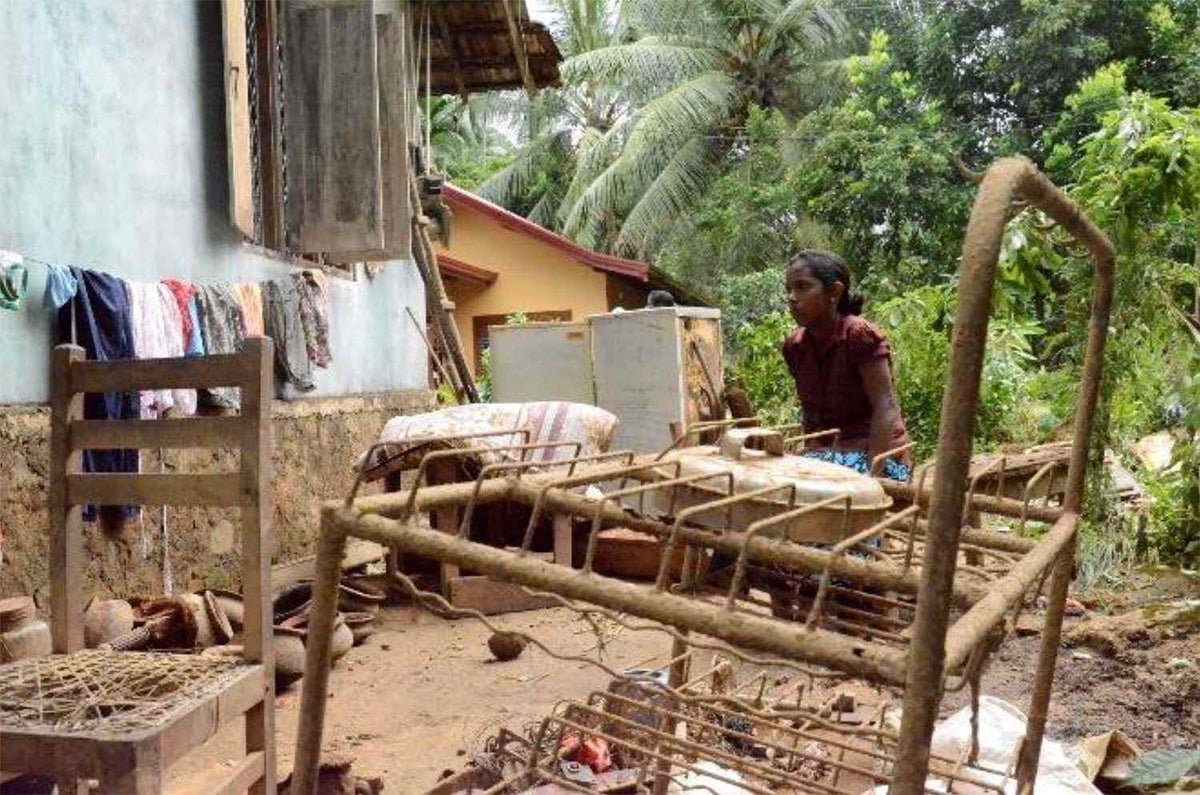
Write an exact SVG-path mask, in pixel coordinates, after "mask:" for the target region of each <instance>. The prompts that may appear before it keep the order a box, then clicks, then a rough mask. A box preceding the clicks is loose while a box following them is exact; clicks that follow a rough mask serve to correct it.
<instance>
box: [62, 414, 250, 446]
mask: <svg viewBox="0 0 1200 795" xmlns="http://www.w3.org/2000/svg"><path fill="white" fill-rule="evenodd" d="M243 424H244V420H243V419H242V418H241V417H194V418H187V419H178V418H171V419H164V420H75V421H74V422H72V423H71V449H72V450H124V449H133V450H151V449H154V448H157V447H165V448H168V449H173V450H177V449H185V448H197V447H213V448H217V447H234V446H236V445H237V442H238V439H239V438H240V434H241V429H242V425H243Z"/></svg>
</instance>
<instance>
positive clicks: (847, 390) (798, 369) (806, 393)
mask: <svg viewBox="0 0 1200 795" xmlns="http://www.w3.org/2000/svg"><path fill="white" fill-rule="evenodd" d="M891 356H892V349H891V347H889V345H888V341H887V338H886V337H884V336H883V333H882V332H881V331H880V330H879V329H877V328H875V326H873V325H872V324H871V323H870V322H868V321H866V320H864V319H863V318H861V317H858V316H857V315H840V314H839V315H838V319H837V321H836V322H835V325H834V328H833V331H832V333H831V334H830V335H829V337H828V338H826V339H824V340H821V341H818V340H816V339H815V338H813V337H812V336H811V335H809V334H807V333H806V332H805V330H804V329H797V330H796V331H795V332H793V333H792V335H791V336H789V337H788V338H787V341H786V342H784V343H783V358H784V361H786V362H787V366H788V370H789V371H790V372H791V374H792V380H793V381H795V382H796V394H797V396H798V397H799V398H800V405H801V407H802V408H803V409H804V430H805V432H807V433H812V432H815V431H824V430H829V429H832V428H838V429H840V430H841V435H840V444H843V445H846V446H855V445H860V444H861V445H866V444H867V443H868V441H869V439H870V436H871V416H872V407H871V400H870V398H869V397H867V391H866V389H865V388H864V386H863V380H862V374H861V372H860V370H861V368H862V366H863V364H865V363H866V362H868V361H870V360H872V359H885V360H887V361H888V362H889V363H890V361H891ZM907 441H908V433H907V431H905V428H904V421H903V420H901V419H900V418H899V415H897V419H896V424H895V426H894V427H893V428H892V446H893V447H899V446H901V445H903V444H905V443H906V442H907Z"/></svg>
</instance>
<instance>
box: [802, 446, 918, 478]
mask: <svg viewBox="0 0 1200 795" xmlns="http://www.w3.org/2000/svg"><path fill="white" fill-rule="evenodd" d="M800 455H802V456H804V457H805V458H816V459H817V460H819V461H828V462H829V463H831V464H838V465H840V466H844V467H848V468H849V469H853V470H854V471H855V472H860V473H862V474H864V475H866V474H869V473H870V471H871V462H870V461H869V460H868V459H867V454H866V453H859V452H853V451H846V450H804V451H802V452H801V453H800ZM882 474H883V476H884V477H885V478H887V479H888V480H900V481H907V480H908V479H909V477H910V476H911V475H912V470H911V469H910V468H909V467H907V466H905V465H904V464H901V463H900V462H899V461H897V460H896V459H894V458H889V459H887V460H885V461H884V462H883V473H882Z"/></svg>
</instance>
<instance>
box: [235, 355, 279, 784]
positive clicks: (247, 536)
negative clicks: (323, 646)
mask: <svg viewBox="0 0 1200 795" xmlns="http://www.w3.org/2000/svg"><path fill="white" fill-rule="evenodd" d="M274 351H275V348H274V345H273V344H272V342H271V341H270V340H268V339H265V338H263V337H254V338H251V339H248V340H246V344H245V348H244V355H245V357H246V365H247V368H248V369H249V370H250V375H252V376H253V377H248V378H247V379H246V382H245V386H243V387H242V416H243V417H246V418H247V419H249V420H251V421H250V422H247V423H245V424H244V425H243V426H242V430H243V437H242V473H241V488H242V492H243V493H244V494H245V499H246V507H245V508H243V509H242V512H241V513H242V559H243V565H244V567H245V568H244V570H243V575H242V582H243V593H244V594H245V599H246V616H245V624H244V627H243V636H244V640H243V644H244V646H245V650H246V658H247V659H248V660H251V661H254V662H258V663H261V665H262V675H263V679H262V688H263V689H262V700H261V702H260V703H258V704H257V705H256V706H254V707H252V708H251V709H250V710H249V711H248V712H247V713H246V736H245V748H246V753H247V754H251V753H254V752H256V751H260V752H262V754H263V775H262V776H261V777H260V778H259V779H258V781H256V782H255V783H254V784H253V786H251V787H250V790H249V792H250V795H268V793H269V795H275V789H276V786H275V784H276V782H275V653H274V649H275V646H274V643H273V642H272V628H271V627H272V614H271V555H272V554H273V552H274V548H275V543H274V533H273V528H272V526H271V400H272V398H273V397H274V395H275V379H274V372H275V371H274V369H273V363H274V358H275V353H274Z"/></svg>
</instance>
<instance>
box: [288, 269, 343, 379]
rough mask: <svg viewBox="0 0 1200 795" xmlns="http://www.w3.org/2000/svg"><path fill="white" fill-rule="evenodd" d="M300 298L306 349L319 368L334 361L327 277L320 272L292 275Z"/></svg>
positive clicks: (312, 271) (310, 358) (304, 272)
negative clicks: (330, 335)
mask: <svg viewBox="0 0 1200 795" xmlns="http://www.w3.org/2000/svg"><path fill="white" fill-rule="evenodd" d="M292 279H293V281H294V282H295V283H296V289H297V292H298V293H299V295H300V321H301V322H302V323H303V324H304V345H305V347H306V348H307V349H308V358H309V360H311V361H312V363H313V364H315V365H316V366H317V367H322V368H324V367H328V366H329V363H330V362H332V361H333V354H331V353H330V351H329V285H328V283H327V282H326V281H325V274H324V273H321V271H317V270H306V271H301V272H300V273H293V274H292Z"/></svg>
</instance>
